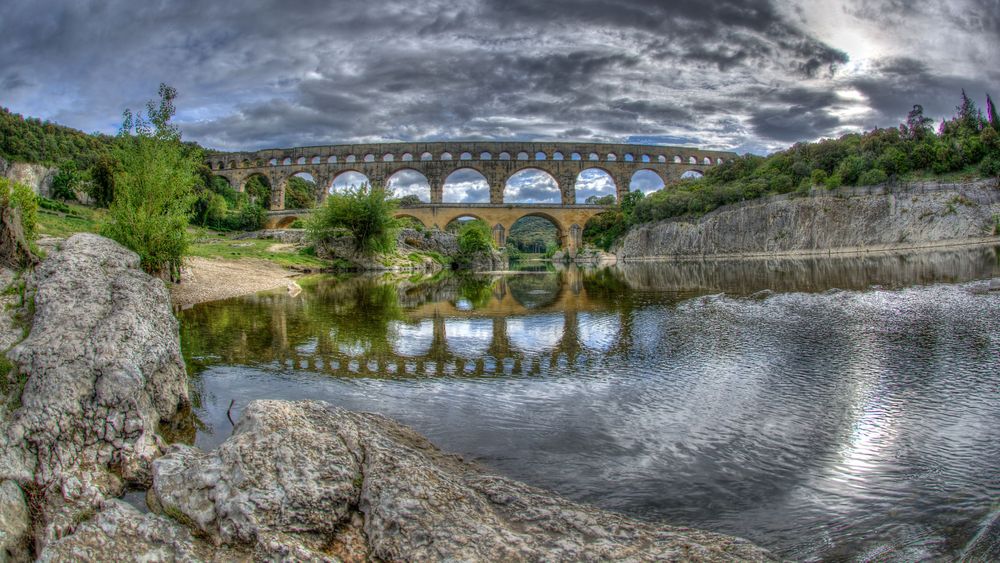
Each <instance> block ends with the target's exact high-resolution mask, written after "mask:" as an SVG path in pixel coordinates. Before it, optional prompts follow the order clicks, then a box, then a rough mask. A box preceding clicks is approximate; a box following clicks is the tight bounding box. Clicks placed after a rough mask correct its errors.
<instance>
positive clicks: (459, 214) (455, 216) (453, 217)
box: [441, 210, 490, 231]
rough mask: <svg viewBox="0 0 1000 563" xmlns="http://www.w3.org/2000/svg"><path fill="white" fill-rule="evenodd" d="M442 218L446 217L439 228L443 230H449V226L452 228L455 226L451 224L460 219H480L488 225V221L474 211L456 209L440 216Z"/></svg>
mask: <svg viewBox="0 0 1000 563" xmlns="http://www.w3.org/2000/svg"><path fill="white" fill-rule="evenodd" d="M442 219H447V221H445V222H444V225H442V226H441V229H442V230H445V231H447V230H449V227H450V228H452V229H454V228H455V227H453V225H454V224H455V223H456V222H458V221H459V220H460V219H469V220H474V221H482V222H483V223H485V224H486V226H489V224H490V222H489V221H487V220H486V219H484V218H483V217H482V216H480V215H477V214H476V213H472V212H469V211H462V210H458V211H455V212H453V213H451V214H448V215H445V216H444V217H442Z"/></svg>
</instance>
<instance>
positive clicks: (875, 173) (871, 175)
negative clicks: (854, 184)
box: [858, 168, 889, 186]
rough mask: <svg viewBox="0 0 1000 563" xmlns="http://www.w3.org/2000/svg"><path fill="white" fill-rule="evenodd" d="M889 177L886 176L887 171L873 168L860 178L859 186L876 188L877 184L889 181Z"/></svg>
mask: <svg viewBox="0 0 1000 563" xmlns="http://www.w3.org/2000/svg"><path fill="white" fill-rule="evenodd" d="M888 179H889V177H888V176H887V175H886V173H885V171H884V170H882V169H881V168H872V169H871V170H865V171H864V172H863V173H862V174H861V177H859V178H858V185H859V186H874V185H876V184H881V183H883V182H885V181H886V180H888Z"/></svg>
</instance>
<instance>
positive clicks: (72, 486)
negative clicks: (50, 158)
mask: <svg viewBox="0 0 1000 563" xmlns="http://www.w3.org/2000/svg"><path fill="white" fill-rule="evenodd" d="M28 291H29V293H30V294H33V296H34V297H33V298H34V305H35V312H34V317H33V319H32V327H31V332H30V334H29V335H28V337H27V338H26V339H25V340H24V341H22V342H21V343H20V344H18V345H16V346H15V347H14V348H13V349H12V350H11V351H10V352H9V353H8V357H9V358H10V359H11V361H12V362H13V363H14V365H15V369H16V371H17V372H18V373H21V374H27V380H26V382H25V384H24V389H23V392H22V393H21V395H20V408H18V409H17V410H16V411H14V412H13V413H12V414H11V415H10V420H9V422H8V424H7V427H6V433H5V436H4V443H3V444H2V447H0V477H2V478H4V479H14V480H16V481H18V482H19V483H21V484H22V486H32V487H35V488H37V490H39V491H40V493H39V494H40V495H41V496H42V497H44V502H43V503H42V504H41V510H42V512H43V513H42V514H40V515H39V516H40V517H41V519H42V522H43V523H44V525H45V526H44V530H36V535H38V536H39V539H40V540H41V541H42V542H44V541H47V540H49V539H53V538H56V537H59V536H61V535H62V534H64V533H65V532H67V531H69V530H71V529H72V528H73V527H74V525H75V524H74V522H75V520H76V519H78V518H79V515H80V514H81V513H85V512H88V511H92V510H93V507H95V506H97V505H98V504H99V503H100V502H101V501H102V500H103V499H104V498H105V497H109V496H116V495H118V494H119V493H120V492H121V490H122V487H123V485H124V484H125V483H129V482H131V483H148V482H149V480H150V477H151V472H150V471H151V467H150V464H151V462H152V460H153V458H155V457H157V456H158V455H159V453H160V451H161V446H162V444H161V440H160V439H159V437H158V436H157V435H156V430H157V427H158V424H159V423H160V422H161V421H165V420H170V419H171V418H173V417H174V416H175V415H176V414H177V413H178V409H179V408H180V407H182V406H183V405H185V404H186V403H187V402H188V397H187V375H186V372H185V369H184V363H183V360H182V359H181V354H180V345H179V340H178V336H177V330H178V327H177V320H176V318H175V317H174V315H173V313H172V312H171V310H170V305H169V303H170V302H169V297H168V295H167V291H166V288H165V287H164V286H163V282H161V281H160V280H158V279H154V278H152V277H150V276H148V275H146V274H145V273H144V272H142V271H141V270H140V269H139V257H138V256H137V255H136V254H135V253H133V252H131V251H129V250H126V249H125V248H123V247H122V246H120V245H119V244H118V243H115V242H113V241H111V240H108V239H105V238H102V237H99V236H96V235H90V234H78V235H74V236H73V237H70V238H69V239H68V240H67V241H66V242H65V243H64V244H63V247H62V250H61V251H60V252H57V253H54V254H53V255H51V256H50V257H49V258H48V259H47V260H45V261H44V262H43V263H42V264H41V265H40V266H39V267H38V268H37V269H36V270H35V272H34V274H32V276H31V278H30V279H29V283H28ZM14 404H16V401H15V402H14Z"/></svg>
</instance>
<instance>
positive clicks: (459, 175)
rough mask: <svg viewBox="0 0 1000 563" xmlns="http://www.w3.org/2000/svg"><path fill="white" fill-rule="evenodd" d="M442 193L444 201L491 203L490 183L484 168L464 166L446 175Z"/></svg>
mask: <svg viewBox="0 0 1000 563" xmlns="http://www.w3.org/2000/svg"><path fill="white" fill-rule="evenodd" d="M449 188H450V189H449ZM441 193H442V201H443V202H444V203H489V201H490V183H489V180H488V179H487V178H486V175H485V174H483V172H482V170H479V169H477V168H474V167H472V166H462V167H459V168H456V169H454V170H452V171H451V172H449V173H448V175H447V176H445V178H444V182H443V183H442V185H441Z"/></svg>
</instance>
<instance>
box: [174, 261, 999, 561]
mask: <svg viewBox="0 0 1000 563" xmlns="http://www.w3.org/2000/svg"><path fill="white" fill-rule="evenodd" d="M527 270H528V271H521V272H517V273H512V274H507V275H495V276H482V277H471V278H461V277H454V276H437V277H434V278H421V277H414V278H410V279H402V280H395V281H393V280H389V279H387V278H385V277H376V278H372V277H333V276H315V277H311V278H306V279H303V280H302V282H301V285H302V286H303V291H302V293H301V294H299V295H297V296H295V297H291V296H289V295H288V294H287V292H284V291H282V292H271V293H265V294H259V295H256V296H249V297H245V298H238V299H230V300H225V301H217V302H212V303H204V304H201V305H197V306H195V307H192V308H190V309H187V310H184V311H182V312H181V313H180V319H181V340H182V348H183V350H184V355H185V359H186V361H187V363H188V367H189V370H190V372H191V377H192V388H193V396H194V397H193V398H194V401H195V407H196V408H195V411H196V414H197V415H198V417H199V419H200V421H201V423H202V425H203V426H202V427H201V428H200V430H199V431H198V434H197V436H196V438H195V441H196V443H197V444H198V445H199V446H202V447H206V448H210V447H213V446H214V445H216V444H218V443H219V442H221V441H222V440H224V439H225V438H226V437H227V436H228V434H229V432H230V429H231V424H230V422H229V420H228V418H227V410H228V409H229V406H230V404H231V403H232V413H231V414H232V417H233V418H234V419H236V418H237V417H238V415H239V411H240V410H241V409H242V408H244V407H245V406H246V404H247V403H248V402H249V401H251V400H254V399H262V398H280V399H322V400H325V401H329V402H331V403H333V404H336V405H340V406H344V407H346V408H349V409H356V410H368V411H375V412H380V413H383V414H385V415H388V416H390V417H392V418H395V419H397V420H399V421H401V422H403V423H405V424H408V425H411V426H413V427H414V428H416V429H417V430H418V431H420V432H422V433H423V434H425V435H426V436H428V437H429V438H430V439H431V440H432V441H434V442H435V443H436V444H438V445H439V446H440V447H442V448H443V449H445V450H449V451H453V452H457V453H460V454H462V455H463V456H464V457H466V458H467V459H470V460H473V461H476V462H478V463H480V464H482V465H484V466H486V467H487V468H489V470H491V471H494V472H497V473H500V474H503V475H506V476H509V477H513V478H515V479H518V480H521V481H524V482H527V483H529V484H532V485H536V486H539V487H543V488H545V489H549V490H552V491H555V492H558V493H560V494H562V495H564V496H566V497H569V498H571V499H574V500H578V501H582V502H587V503H591V504H594V505H597V506H600V507H603V508H606V509H610V510H615V511H620V512H622V513H626V514H628V515H631V516H635V517H639V518H644V519H650V520H657V521H664V522H667V523H670V524H675V525H683V526H693V527H698V528H705V529H708V530H712V531H716V532H722V533H727V534H733V535H738V536H743V537H746V538H748V539H750V540H752V541H754V542H756V543H758V544H760V545H763V546H765V547H768V548H770V549H772V550H774V551H775V552H776V553H777V554H778V555H780V556H783V557H787V558H792V559H799V560H809V559H818V560H845V559H846V560H864V559H866V558H877V557H882V558H884V559H885V560H899V561H909V560H915V559H923V558H953V557H955V556H956V555H957V554H958V553H959V551H960V550H961V548H962V546H963V545H964V544H965V543H966V542H967V541H968V540H969V539H970V538H971V537H972V536H973V535H974V534H975V533H976V531H977V527H978V526H979V525H980V523H981V522H982V521H983V519H984V518H986V517H987V515H988V514H990V513H991V511H994V510H996V509H997V502H998V499H1000V291H986V287H987V285H988V284H987V282H984V281H982V280H988V279H990V278H996V277H1000V248H996V249H994V248H973V249H964V250H956V251H946V252H936V253H920V254H915V255H911V256H891V255H880V256H869V257H863V258H856V257H855V258H825V259H807V260H753V261H730V262H717V263H680V264H635V265H623V266H618V267H612V268H600V269H579V268H576V267H575V266H574V267H568V268H566V267H560V268H553V267H551V266H537V267H533V268H527ZM530 270H534V271H530ZM880 560H882V559H880Z"/></svg>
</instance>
